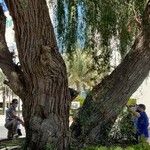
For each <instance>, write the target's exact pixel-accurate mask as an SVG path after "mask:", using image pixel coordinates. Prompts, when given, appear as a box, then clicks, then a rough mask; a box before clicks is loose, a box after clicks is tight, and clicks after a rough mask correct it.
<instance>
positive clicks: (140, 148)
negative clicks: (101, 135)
mask: <svg viewBox="0 0 150 150" xmlns="http://www.w3.org/2000/svg"><path fill="white" fill-rule="evenodd" d="M83 150H150V145H149V143H147V142H142V143H140V144H137V145H131V146H128V147H125V148H122V147H119V146H113V147H103V146H100V147H88V148H84V149H83Z"/></svg>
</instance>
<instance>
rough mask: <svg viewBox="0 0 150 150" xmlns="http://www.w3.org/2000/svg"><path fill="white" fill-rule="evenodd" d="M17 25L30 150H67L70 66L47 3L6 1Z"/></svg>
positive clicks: (24, 109)
mask: <svg viewBox="0 0 150 150" xmlns="http://www.w3.org/2000/svg"><path fill="white" fill-rule="evenodd" d="M6 3H7V6H8V8H9V11H10V14H11V16H12V18H13V22H14V30H15V38H16V44H17V49H18V55H19V60H20V64H21V70H22V72H23V75H24V87H25V95H24V96H23V97H22V100H23V117H24V120H25V128H26V149H28V150H35V149H36V150H43V149H45V147H46V145H48V146H49V147H51V148H53V149H59V150H64V149H65V150H67V149H68V146H69V134H68V131H69V121H68V119H69V116H68V115H69V102H70V94H69V90H68V80H67V73H66V66H65V64H64V61H63V59H62V57H61V55H60V53H59V51H58V48H57V44H56V40H55V35H54V31H53V27H52V24H51V21H50V17H49V12H48V8H47V4H46V1H45V0H30V1H28V0H24V1H21V0H13V1H12V0H6Z"/></svg>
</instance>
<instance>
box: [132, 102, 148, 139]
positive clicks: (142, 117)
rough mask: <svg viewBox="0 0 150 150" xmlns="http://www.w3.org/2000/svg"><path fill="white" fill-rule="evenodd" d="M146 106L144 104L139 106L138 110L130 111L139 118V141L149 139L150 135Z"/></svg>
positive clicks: (137, 123)
mask: <svg viewBox="0 0 150 150" xmlns="http://www.w3.org/2000/svg"><path fill="white" fill-rule="evenodd" d="M145 110H146V106H145V105H144V104H139V105H138V106H137V110H136V111H133V110H131V109H130V111H131V112H132V113H133V114H134V115H135V116H136V117H137V122H136V128H137V139H138V141H139V140H140V139H141V138H142V137H144V138H145V139H147V138H148V137H149V134H148V126H149V119H148V116H147V114H146V112H145Z"/></svg>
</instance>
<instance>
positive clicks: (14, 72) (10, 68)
mask: <svg viewBox="0 0 150 150" xmlns="http://www.w3.org/2000/svg"><path fill="white" fill-rule="evenodd" d="M5 22H6V18H5V16H4V13H3V10H2V8H1V7H0V68H1V69H2V71H3V73H4V74H5V75H6V77H7V81H6V80H5V81H4V84H7V85H8V86H9V87H10V88H11V89H12V90H13V91H14V93H16V94H17V95H19V96H20V98H21V97H22V94H23V84H22V81H21V80H20V77H22V71H21V69H20V68H18V65H16V64H15V63H14V62H13V53H10V52H9V50H8V47H7V44H6V40H5Z"/></svg>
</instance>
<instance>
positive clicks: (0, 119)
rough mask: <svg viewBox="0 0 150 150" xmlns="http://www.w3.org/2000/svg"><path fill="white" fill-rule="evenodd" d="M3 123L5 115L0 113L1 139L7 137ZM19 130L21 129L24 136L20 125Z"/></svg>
mask: <svg viewBox="0 0 150 150" xmlns="http://www.w3.org/2000/svg"><path fill="white" fill-rule="evenodd" d="M4 124H5V116H4V115H0V140H1V139H6V138H7V129H6V128H5V127H4ZM21 131H22V134H23V135H22V136H25V130H24V128H23V127H22V126H21Z"/></svg>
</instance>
